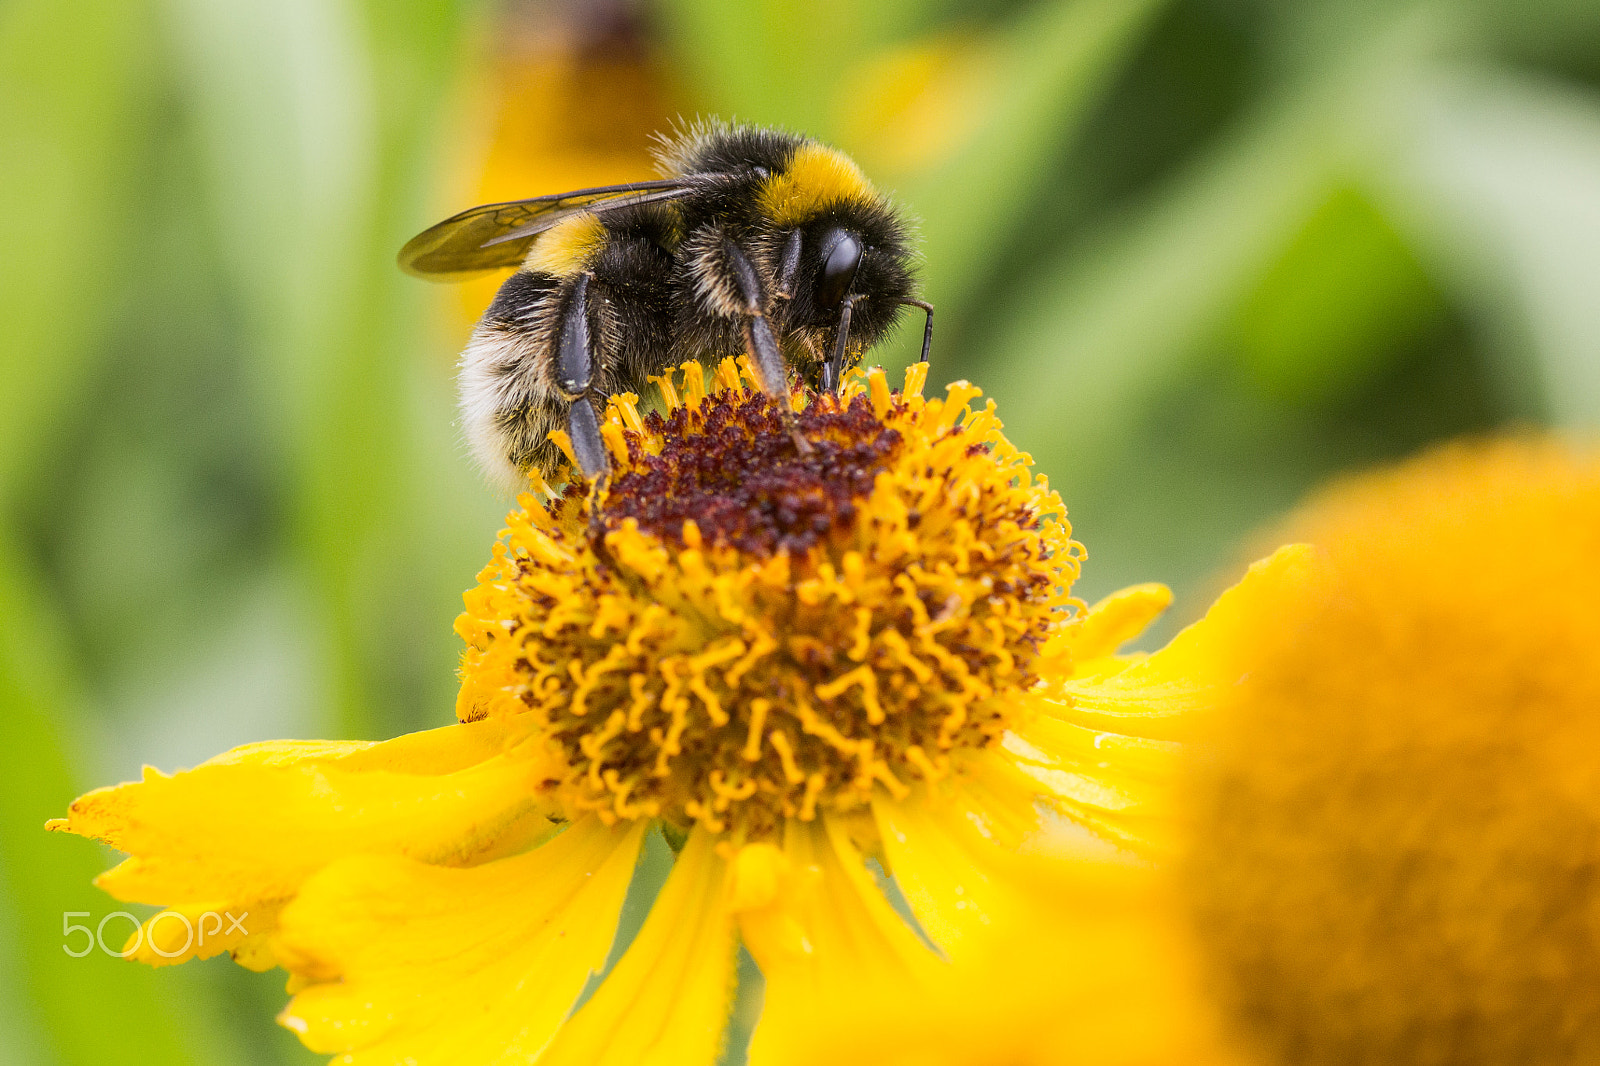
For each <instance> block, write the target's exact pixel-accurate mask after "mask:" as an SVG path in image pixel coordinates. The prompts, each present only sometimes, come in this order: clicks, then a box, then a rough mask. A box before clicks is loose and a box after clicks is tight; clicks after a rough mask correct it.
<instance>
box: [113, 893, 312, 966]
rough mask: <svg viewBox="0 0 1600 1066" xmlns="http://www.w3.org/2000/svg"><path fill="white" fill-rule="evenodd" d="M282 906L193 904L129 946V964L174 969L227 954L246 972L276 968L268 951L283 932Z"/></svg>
mask: <svg viewBox="0 0 1600 1066" xmlns="http://www.w3.org/2000/svg"><path fill="white" fill-rule="evenodd" d="M282 909H283V902H282V901H281V900H271V901H262V902H253V903H240V902H238V901H236V900H228V901H224V902H219V903H188V904H183V905H181V906H177V907H168V908H166V909H165V910H163V911H161V912H160V913H159V914H156V915H153V916H152V917H151V918H150V919H149V920H148V921H146V922H145V923H144V925H143V926H141V927H140V928H139V930H138V931H137V932H135V933H134V934H133V935H132V936H130V937H129V938H128V942H127V943H126V944H124V945H123V948H122V951H123V953H124V957H125V958H130V959H135V960H137V961H139V962H142V963H145V964H147V965H150V966H173V965H176V964H177V963H180V962H188V961H189V960H190V959H209V958H212V957H213V956H216V955H221V954H222V953H223V952H227V953H228V954H229V955H232V956H233V960H234V961H235V962H237V963H238V964H239V965H241V966H244V967H245V968H246V969H250V970H255V971H256V972H258V973H259V972H261V971H263V970H270V969H272V967H274V966H276V965H277V964H278V963H277V959H276V958H275V957H274V956H273V954H272V952H271V950H270V948H269V947H268V945H269V944H270V942H271V939H272V937H273V935H274V934H275V933H276V932H277V928H278V912H279V911H280V910H282Z"/></svg>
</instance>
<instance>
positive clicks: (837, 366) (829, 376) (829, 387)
mask: <svg viewBox="0 0 1600 1066" xmlns="http://www.w3.org/2000/svg"><path fill="white" fill-rule="evenodd" d="M859 299H861V296H860V294H857V295H855V296H846V297H845V298H844V308H843V309H842V310H841V311H840V312H839V330H838V337H837V339H835V340H834V342H833V354H832V355H831V356H829V357H828V361H827V362H826V363H824V364H823V366H822V388H823V391H825V392H838V391H839V383H840V381H841V380H842V379H843V378H844V352H845V348H846V346H847V343H848V341H849V340H850V312H851V311H853V310H854V309H855V306H856V301H857V300H859Z"/></svg>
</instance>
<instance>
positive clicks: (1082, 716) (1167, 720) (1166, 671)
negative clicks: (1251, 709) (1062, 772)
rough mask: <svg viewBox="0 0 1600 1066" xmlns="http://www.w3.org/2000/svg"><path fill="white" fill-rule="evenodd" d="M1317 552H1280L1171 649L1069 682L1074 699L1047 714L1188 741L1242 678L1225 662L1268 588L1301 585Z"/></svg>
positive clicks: (1295, 548) (1300, 548) (1299, 547)
mask: <svg viewBox="0 0 1600 1066" xmlns="http://www.w3.org/2000/svg"><path fill="white" fill-rule="evenodd" d="M1310 552H1311V549H1310V548H1309V547H1307V546H1306V545H1303V544H1296V545H1289V546H1287V547H1284V548H1280V549H1278V551H1277V552H1276V553H1274V554H1273V555H1272V556H1270V557H1269V558H1267V559H1264V560H1262V561H1260V562H1258V563H1256V564H1255V565H1254V566H1252V567H1251V568H1250V572H1249V573H1248V574H1246V575H1245V577H1244V579H1243V580H1242V581H1240V582H1239V583H1238V584H1237V585H1235V586H1234V587H1233V588H1231V589H1229V590H1228V591H1227V592H1224V593H1223V594H1222V595H1221V596H1220V597H1218V599H1217V602H1216V603H1214V604H1212V606H1211V610H1209V611H1208V612H1206V616H1205V617H1204V618H1202V619H1201V620H1200V621H1198V622H1196V623H1194V624H1193V625H1191V626H1189V627H1188V628H1187V629H1185V630H1184V631H1183V632H1181V633H1179V634H1178V635H1177V636H1176V637H1174V638H1173V640H1172V643H1170V644H1168V645H1167V646H1166V647H1165V648H1162V649H1161V650H1160V651H1158V652H1156V653H1155V654H1154V655H1151V656H1150V657H1149V658H1146V659H1141V660H1138V661H1136V662H1134V663H1132V664H1131V665H1129V666H1128V667H1127V669H1125V670H1121V671H1118V672H1117V673H1115V674H1112V675H1110V676H1107V677H1096V678H1088V679H1084V680H1075V681H1067V682H1065V683H1063V685H1062V689H1063V691H1064V693H1065V695H1066V697H1067V698H1066V699H1065V700H1062V701H1059V702H1052V703H1049V704H1047V705H1046V710H1045V713H1046V714H1049V715H1050V716H1052V717H1056V718H1059V719H1061V720H1062V721H1066V722H1072V723H1074V724H1076V725H1080V726H1083V727H1084V728H1087V729H1092V730H1095V731H1097V732H1108V733H1118V734H1122V735H1124V736H1135V737H1146V738H1149V739H1152V740H1173V739H1181V738H1182V736H1183V735H1184V733H1185V732H1186V731H1187V730H1188V729H1189V728H1191V724H1192V720H1191V718H1190V717H1189V712H1192V711H1196V710H1199V709H1201V708H1203V707H1204V706H1205V705H1206V704H1207V702H1208V699H1209V694H1210V693H1212V692H1214V691H1215V689H1216V686H1218V685H1224V684H1232V683H1233V682H1234V681H1237V680H1238V678H1237V677H1228V676H1225V671H1224V670H1223V669H1222V668H1221V664H1222V663H1225V662H1229V661H1231V660H1232V658H1233V657H1232V656H1231V655H1230V654H1229V652H1230V650H1231V648H1232V647H1233V646H1234V643H1235V642H1234V634H1235V633H1236V632H1237V630H1238V628H1239V626H1240V625H1241V622H1242V620H1248V618H1249V617H1250V615H1251V611H1252V606H1253V605H1254V604H1255V603H1256V601H1257V600H1258V599H1259V598H1260V596H1261V595H1262V594H1263V592H1262V590H1263V589H1269V588H1272V587H1274V586H1275V585H1276V583H1277V582H1280V581H1283V580H1286V579H1287V580H1296V579H1297V578H1296V576H1295V575H1298V574H1302V573H1304V572H1306V570H1307V568H1308V567H1309V565H1310Z"/></svg>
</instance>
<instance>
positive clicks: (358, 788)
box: [48, 722, 551, 964]
mask: <svg viewBox="0 0 1600 1066" xmlns="http://www.w3.org/2000/svg"><path fill="white" fill-rule="evenodd" d="M507 729H508V727H507V725H506V724H505V723H491V722H486V723H481V724H474V725H453V726H446V727H444V728H442V729H434V730H429V731H426V732H423V733H413V734H410V735H408V736H403V737H399V738H396V739H395V740H391V741H387V742H385V743H382V744H367V743H342V742H322V741H303V742H302V741H272V742H268V743H264V744H251V745H246V746H244V747H241V748H235V749H233V750H232V751H229V752H225V753H224V754H222V755H220V756H218V757H217V758H215V759H213V760H211V761H209V762H207V763H203V764H201V765H200V766H197V767H195V768H194V769H193V770H185V771H180V772H178V773H175V774H171V775H168V774H163V773H161V772H159V771H157V770H154V769H150V768H147V769H146V770H145V775H144V778H143V780H141V781H135V782H129V783H126V784H121V785H115V786H112V787H110V788H103V789H99V790H97V791H94V792H90V793H88V794H87V795H84V796H81V797H79V798H78V799H77V800H76V801H75V802H74V803H73V804H72V807H71V808H70V810H69V812H68V815H67V817H66V818H63V819H57V820H56V821H54V822H51V823H50V824H49V826H48V828H50V829H55V830H62V831H66V832H70V833H76V834H78V835H80V836H87V837H93V838H95V839H98V840H101V841H103V842H104V843H106V844H109V845H111V846H112V847H115V848H117V849H119V850H121V851H125V852H127V853H128V856H129V857H128V858H127V859H126V860H124V861H123V862H122V863H120V864H119V865H117V866H115V867H113V868H112V869H111V870H108V871H106V872H105V873H103V874H101V875H100V877H99V878H98V879H97V881H96V883H97V884H98V885H100V887H102V888H104V889H105V890H106V891H107V892H109V893H110V894H111V895H113V896H115V897H117V898H118V899H123V900H130V901H134V902H139V903H154V904H164V905H167V906H168V907H169V908H171V910H172V912H174V913H169V912H168V911H163V912H162V913H161V914H158V915H156V916H155V917H154V918H152V919H151V921H150V922H148V923H146V927H145V930H144V931H143V932H142V933H141V934H136V935H140V936H142V937H143V938H144V940H145V942H146V944H147V946H146V947H145V948H142V949H141V952H140V954H139V957H140V958H142V959H144V960H145V961H148V962H152V963H157V964H162V963H168V962H181V961H183V960H184V959H187V958H192V957H199V958H206V957H209V956H211V955H215V954H217V953H219V952H221V951H224V950H226V951H231V952H234V953H235V954H236V957H241V958H250V959H254V960H256V961H258V962H265V960H266V959H267V958H268V957H270V952H262V951H256V950H254V949H251V948H249V947H248V945H247V940H258V941H259V939H260V938H263V937H270V932H271V928H270V927H271V926H272V925H273V922H272V920H271V918H272V916H273V915H274V914H275V912H276V911H277V910H278V909H279V908H280V907H281V906H282V905H283V904H285V903H286V902H288V901H289V900H290V899H292V898H293V897H294V894H295V893H296V892H297V891H298V890H299V888H300V885H301V884H302V883H303V882H304V881H305V880H306V878H308V877H310V876H311V875H312V874H314V873H316V872H317V871H318V870H320V869H322V868H323V867H324V866H326V865H328V864H329V863H330V862H333V861H335V860H337V859H339V858H342V857H344V856H346V855H351V854H399V855H409V856H411V857H414V858H417V859H421V860H424V861H427V862H433V863H439V864H444V865H468V864H471V863H474V862H484V861H488V860H489V859H492V858H495V857H497V856H499V855H503V854H510V853H514V852H516V851H520V850H523V849H525V848H527V847H529V846H531V845H532V844H534V843H536V842H537V841H538V840H539V839H541V838H542V837H543V836H547V835H548V834H549V832H550V831H551V826H550V823H549V821H548V819H547V818H546V816H545V815H546V813H547V812H546V806H545V803H544V801H543V800H542V799H541V798H540V796H541V785H542V783H543V780H544V764H543V760H542V759H540V758H538V757H537V755H536V753H535V752H533V751H531V750H528V749H527V748H523V749H519V748H516V747H514V746H512V741H513V740H514V739H515V738H514V737H512V736H510V735H508V732H507ZM208 912H210V913H216V914H219V915H223V914H231V915H234V916H237V915H240V914H242V913H245V912H249V913H250V914H251V916H252V918H251V919H250V920H246V921H245V922H244V923H243V925H244V929H245V930H246V932H245V933H239V932H238V931H237V930H236V931H235V934H234V935H233V936H232V938H231V939H230V938H228V937H218V938H208V939H207V940H206V941H205V942H203V943H202V942H201V941H200V939H199V938H198V936H197V937H196V938H195V941H194V942H193V943H192V944H191V945H190V948H189V949H188V950H186V951H182V952H178V953H177V954H171V955H168V954H166V953H167V952H171V951H173V950H175V948H174V945H173V943H172V938H173V937H178V938H179V940H180V942H181V934H182V932H183V930H182V928H181V923H180V916H181V917H182V918H183V919H184V920H188V921H190V922H194V923H196V924H197V929H198V922H199V921H200V920H201V919H202V918H203V916H204V915H205V914H206V913H208ZM252 921H253V922H254V923H255V924H252ZM151 943H154V944H156V945H159V946H161V951H160V952H156V951H154V950H153V949H152V948H150V947H149V946H148V945H149V944H151ZM257 946H258V947H261V948H265V947H266V945H264V944H258V945H257ZM241 953H242V954H241Z"/></svg>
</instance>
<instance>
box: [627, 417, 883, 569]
mask: <svg viewBox="0 0 1600 1066" xmlns="http://www.w3.org/2000/svg"><path fill="white" fill-rule="evenodd" d="M724 396H725V397H726V400H725V402H719V403H713V404H710V405H707V406H708V409H707V410H706V411H705V412H704V415H703V417H698V418H697V415H696V412H694V411H691V409H690V408H688V407H684V406H680V407H678V408H676V409H675V410H673V411H672V412H671V413H670V414H669V415H668V416H667V417H665V418H663V417H662V416H661V415H659V414H651V415H650V417H649V418H648V419H647V420H646V428H647V430H648V432H649V433H651V434H652V435H655V436H657V437H659V438H660V439H661V441H662V445H661V451H660V452H659V454H651V453H649V452H645V453H643V454H640V455H637V456H635V460H634V462H635V465H634V468H633V469H631V470H629V471H628V472H627V473H625V474H623V475H621V476H620V477H618V478H616V479H615V480H614V481H613V483H612V485H611V490H610V492H609V493H608V494H607V497H606V504H605V511H604V516H605V520H606V524H607V525H608V526H609V527H611V528H613V529H615V528H618V527H619V526H620V524H621V522H622V521H623V520H625V519H630V518H631V519H633V520H634V521H635V522H637V523H638V526H639V528H640V529H641V530H643V531H645V532H648V533H650V534H653V535H655V536H658V537H662V538H664V539H667V540H671V541H674V542H676V543H677V544H679V545H680V546H681V545H682V544H683V524H684V522H686V521H692V522H694V523H695V526H696V528H697V529H698V530H699V532H700V535H701V536H702V537H703V538H704V539H705V540H706V541H707V542H709V543H712V544H718V543H726V544H731V545H732V546H733V547H735V548H737V549H739V550H740V551H741V552H746V553H748V554H751V555H771V554H772V553H773V552H775V551H779V550H788V551H790V552H804V551H805V550H806V549H808V548H810V547H811V546H812V545H814V544H815V543H817V541H818V540H820V539H822V538H823V537H824V536H826V535H827V534H829V533H830V532H832V531H834V530H836V529H838V530H844V529H848V528H849V527H850V526H851V525H852V524H853V521H854V518H855V515H856V509H857V502H858V501H859V500H861V499H863V498H865V497H866V496H867V495H868V494H869V493H870V492H871V491H872V485H873V482H874V481H875V480H876V478H877V474H878V471H880V470H882V469H883V468H884V466H885V464H886V463H887V462H888V460H889V458H890V457H891V456H892V455H893V453H894V451H895V449H896V448H898V446H899V445H900V442H901V438H900V433H899V432H898V431H897V430H895V429H893V428H892V427H890V426H887V425H885V424H884V423H883V422H882V421H880V420H879V419H878V418H877V417H876V416H875V415H874V414H873V411H872V406H871V404H870V403H868V401H867V398H866V396H864V395H859V394H858V395H856V396H855V397H854V398H853V399H852V400H851V401H850V402H849V403H848V404H847V405H845V406H843V407H841V406H840V405H838V404H837V403H835V402H834V401H833V399H832V397H827V398H823V399H820V400H819V401H818V402H816V403H812V404H810V405H809V406H808V407H806V408H805V409H804V410H803V411H801V412H800V413H799V415H798V419H799V430H800V432H801V434H802V435H804V437H805V438H806V440H808V441H809V442H810V444H811V451H810V453H809V454H806V455H802V454H800V451H799V448H798V447H797V446H796V445H795V443H794V441H793V440H792V439H791V438H790V436H789V433H788V427H787V426H786V425H785V423H784V419H783V417H782V416H781V414H780V413H779V411H778V409H777V406H776V405H775V404H773V403H771V402H770V401H769V400H768V399H767V398H766V397H765V396H763V395H761V394H760V393H746V394H744V395H743V396H742V397H739V396H737V395H730V394H726V393H725V394H724Z"/></svg>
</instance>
